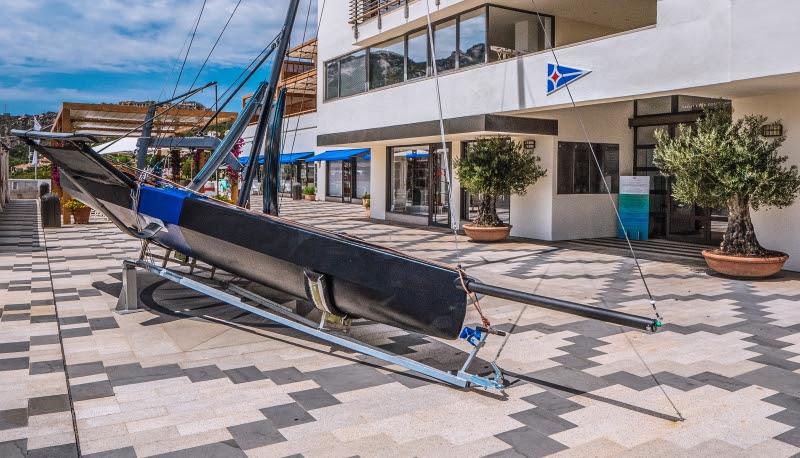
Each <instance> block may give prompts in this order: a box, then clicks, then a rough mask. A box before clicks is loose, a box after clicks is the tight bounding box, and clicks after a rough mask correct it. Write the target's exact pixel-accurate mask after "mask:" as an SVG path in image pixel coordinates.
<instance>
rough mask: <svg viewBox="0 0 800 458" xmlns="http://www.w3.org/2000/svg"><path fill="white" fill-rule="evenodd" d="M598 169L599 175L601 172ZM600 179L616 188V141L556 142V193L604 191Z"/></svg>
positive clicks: (613, 188) (617, 182)
mask: <svg viewBox="0 0 800 458" xmlns="http://www.w3.org/2000/svg"><path fill="white" fill-rule="evenodd" d="M592 149H593V150H594V153H595V154H596V155H597V161H598V162H600V170H598V168H597V164H596V163H595V161H594V158H593V157H592ZM601 171H602V175H601ZM603 179H605V182H606V183H607V184H608V186H609V187H610V188H611V192H612V193H616V192H619V145H613V144H607V143H592V148H591V149H590V148H589V145H588V144H586V143H583V142H581V143H577V142H558V183H557V187H558V193H559V194H600V193H605V192H606V189H605V185H604V184H603Z"/></svg>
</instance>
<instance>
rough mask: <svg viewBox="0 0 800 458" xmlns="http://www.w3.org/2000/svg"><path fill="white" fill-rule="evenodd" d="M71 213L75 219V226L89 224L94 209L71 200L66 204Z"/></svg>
mask: <svg viewBox="0 0 800 458" xmlns="http://www.w3.org/2000/svg"><path fill="white" fill-rule="evenodd" d="M64 207H66V208H67V209H68V210H69V211H70V212H72V217H73V218H75V224H89V216H90V215H91V212H92V209H91V208H89V207H87V206H86V204H84V203H83V202H81V201H80V200H78V199H70V200H68V201H67V203H65V204H64Z"/></svg>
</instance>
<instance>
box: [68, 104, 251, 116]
mask: <svg viewBox="0 0 800 458" xmlns="http://www.w3.org/2000/svg"><path fill="white" fill-rule="evenodd" d="M63 107H64V109H70V110H83V111H106V112H109V113H131V114H142V115H144V114H146V113H147V107H139V106H133V105H114V104H110V103H76V102H64V104H63ZM161 113H169V114H170V115H172V116H188V117H199V118H203V117H205V118H208V117H210V116H212V115H213V114H214V112H213V111H212V110H187V109H182V108H172V109H169V110H166V109H161V110H159V111H158V112H157V114H161ZM219 117H221V118H224V119H236V113H234V112H232V111H223V112H222V113H220V114H219Z"/></svg>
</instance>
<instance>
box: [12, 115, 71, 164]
mask: <svg viewBox="0 0 800 458" xmlns="http://www.w3.org/2000/svg"><path fill="white" fill-rule="evenodd" d="M56 115H57V113H56V112H54V111H49V112H47V113H41V114H37V115H36V117H37V118H39V123H40V124H41V125H42V130H49V129H50V126H51V125H52V124H53V122H55V120H56ZM33 116H34V115H29V114H24V115H9V114H3V115H0V137H2V141H3V143H4V144H5V145H8V146H9V147H10V148H11V157H10V165H12V166H14V165H17V164H26V163H27V162H28V147H27V146H26V145H25V144H24V143H22V142H20V141H19V140H17V138H16V137H12V136H11V130H12V129H32V128H33Z"/></svg>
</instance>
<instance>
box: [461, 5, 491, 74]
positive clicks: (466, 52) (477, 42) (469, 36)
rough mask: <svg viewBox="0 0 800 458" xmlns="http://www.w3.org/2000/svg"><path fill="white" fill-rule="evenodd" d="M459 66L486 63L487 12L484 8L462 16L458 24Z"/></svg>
mask: <svg viewBox="0 0 800 458" xmlns="http://www.w3.org/2000/svg"><path fill="white" fill-rule="evenodd" d="M458 34H459V37H458V43H459V46H458V47H459V50H458V66H459V67H461V68H463V67H469V66H470V65H475V64H482V63H484V62H486V10H485V9H483V8H480V9H477V10H475V11H472V12H469V13H466V14H462V15H461V16H460V18H459V24H458Z"/></svg>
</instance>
